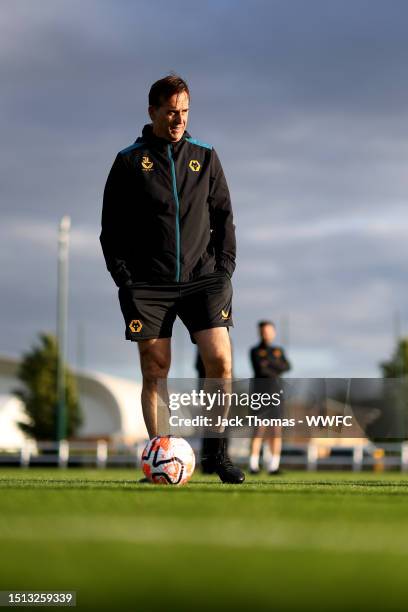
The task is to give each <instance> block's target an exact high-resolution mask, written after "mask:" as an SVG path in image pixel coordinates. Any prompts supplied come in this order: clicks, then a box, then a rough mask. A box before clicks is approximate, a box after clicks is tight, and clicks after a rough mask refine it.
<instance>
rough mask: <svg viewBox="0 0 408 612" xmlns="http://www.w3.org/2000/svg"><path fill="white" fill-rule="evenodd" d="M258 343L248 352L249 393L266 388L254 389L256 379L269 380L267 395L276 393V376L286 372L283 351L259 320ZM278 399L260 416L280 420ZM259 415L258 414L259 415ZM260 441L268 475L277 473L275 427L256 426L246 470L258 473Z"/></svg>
mask: <svg viewBox="0 0 408 612" xmlns="http://www.w3.org/2000/svg"><path fill="white" fill-rule="evenodd" d="M258 331H259V336H260V342H259V344H257V345H256V346H254V347H253V348H252V349H251V350H250V359H251V364H252V368H253V372H254V379H255V380H254V385H253V391H257V390H258V391H261V392H265V391H266V387H265V386H264V385H263V384H262V385H261V383H258V386H262V389H261V388H260V389H257V388H256V387H257V383H256V380H257V379H270V382H271V384H270V385H267V390H268V393H270V394H272V393H278V392H279V391H280V384H279V376H280V375H281V374H283V372H287V371H288V370H289V369H290V363H289V361H288V360H287V358H286V356H285V353H284V350H283V348H282V347H281V346H276V345H275V344H273V341H274V340H275V337H276V328H275V325H274V323H272V321H260V322H259V323H258ZM282 407H283V406H282V399H281V404H280V406H279V407H272V408H271V409H270V410H269V412H268V414H267V415H266V414H265V415H262V416H265V417H266V416H267V417H269V418H279V417H282V412H283V411H282ZM259 416H261V415H259ZM264 440H266V441H267V442H268V446H269V450H270V459H269V464H268V466H267V470H268V472H269V474H278V473H279V464H280V457H281V450H282V428H281V427H279V426H271V427H264V426H260V427H256V428H255V429H254V437H253V438H252V441H251V449H250V456H249V470H250V472H251V474H257V473H258V472H259V456H260V453H261V449H262V445H263V442H264Z"/></svg>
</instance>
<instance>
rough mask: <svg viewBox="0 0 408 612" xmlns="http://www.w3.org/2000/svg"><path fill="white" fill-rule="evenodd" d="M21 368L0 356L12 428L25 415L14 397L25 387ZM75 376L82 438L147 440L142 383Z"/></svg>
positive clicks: (2, 392) (1, 392)
mask: <svg viewBox="0 0 408 612" xmlns="http://www.w3.org/2000/svg"><path fill="white" fill-rule="evenodd" d="M18 365H19V360H18V359H16V358H13V357H5V356H0V396H2V397H3V405H6V406H9V408H7V414H8V415H9V416H8V417H7V421H8V423H9V424H8V427H11V428H12V427H13V426H12V425H11V421H14V422H15V421H16V419H17V416H16V415H17V413H18V414H19V415H20V416H21V415H22V414H24V411H23V407H22V405H21V403H20V406H19V409H17V407H16V406H17V404H16V402H18V398H17V397H16V396H15V395H13V392H14V391H15V390H16V388H18V387H19V385H20V384H21V383H19V380H18V379H17V369H18ZM74 375H75V376H76V379H77V385H78V391H79V398H80V404H81V409H82V414H83V424H82V425H81V427H80V430H79V432H78V437H79V438H88V439H89V438H110V439H113V440H116V441H118V442H121V441H123V442H137V441H141V440H144V439H146V438H147V433H146V429H145V426H144V421H143V415H142V408H141V402H140V394H141V385H140V384H139V383H135V382H133V381H130V380H126V379H122V378H118V377H115V376H109V375H107V374H102V373H99V372H74ZM6 398H7V399H6ZM11 407H13V408H11ZM4 414H6V412H4ZM12 415H14V416H12ZM20 416H19V417H18V419H17V420H19V419H20ZM10 431H11V429H10ZM18 431H19V430H18ZM22 435H23V434H22ZM10 436H11V434H10V435H9V437H10ZM3 437H4V436H1V438H0V446H2V445H3V444H2V443H3V442H4V441H3Z"/></svg>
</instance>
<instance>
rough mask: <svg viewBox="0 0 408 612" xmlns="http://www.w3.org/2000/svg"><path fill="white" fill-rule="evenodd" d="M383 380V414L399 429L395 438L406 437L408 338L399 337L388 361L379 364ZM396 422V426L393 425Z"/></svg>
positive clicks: (407, 436) (407, 434) (407, 418)
mask: <svg viewBox="0 0 408 612" xmlns="http://www.w3.org/2000/svg"><path fill="white" fill-rule="evenodd" d="M380 367H381V369H382V371H383V377H384V378H385V379H396V380H388V381H384V397H385V402H384V404H385V406H386V410H384V413H385V416H386V418H387V419H388V421H392V420H393V421H394V427H393V429H394V431H395V430H396V429H398V430H399V432H400V436H396V435H394V436H393V438H394V439H396V438H397V437H400V439H401V440H402V439H405V440H407V439H408V338H400V339H399V340H398V342H397V346H396V348H395V350H394V353H393V355H392V357H391V359H390V360H389V361H384V362H383V363H381V364H380ZM395 423H397V426H395Z"/></svg>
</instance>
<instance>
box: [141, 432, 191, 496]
mask: <svg viewBox="0 0 408 612" xmlns="http://www.w3.org/2000/svg"><path fill="white" fill-rule="evenodd" d="M194 467H195V456H194V451H193V449H192V448H191V446H190V445H189V443H188V442H186V440H183V438H174V437H173V436H156V437H155V438H153V439H152V440H149V442H148V443H147V444H146V446H145V448H144V451H143V453H142V469H143V472H144V474H145V476H146V478H148V479H149V480H150V481H151V482H154V483H155V484H165V485H183V484H186V482H188V481H189V480H190V478H191V476H192V475H193V472H194Z"/></svg>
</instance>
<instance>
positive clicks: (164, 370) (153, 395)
mask: <svg viewBox="0 0 408 612" xmlns="http://www.w3.org/2000/svg"><path fill="white" fill-rule="evenodd" d="M138 345H139V353H140V367H141V370H142V375H143V389H142V410H143V418H144V421H145V425H146V429H147V432H148V434H149V437H150V438H154V437H155V436H157V435H158V434H159V431H158V423H157V381H158V380H159V379H160V378H167V374H168V372H169V369H170V362H171V339H170V338H156V339H153V340H142V341H141V342H138Z"/></svg>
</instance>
